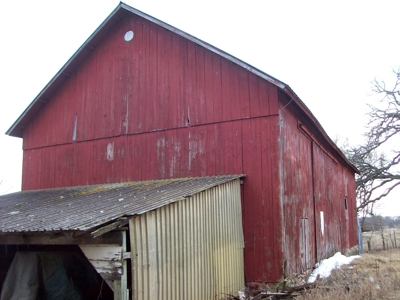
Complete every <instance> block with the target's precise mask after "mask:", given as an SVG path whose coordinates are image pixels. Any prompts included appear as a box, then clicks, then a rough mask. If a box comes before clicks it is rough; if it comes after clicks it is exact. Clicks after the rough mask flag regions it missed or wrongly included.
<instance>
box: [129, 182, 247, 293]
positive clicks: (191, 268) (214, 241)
mask: <svg viewBox="0 0 400 300" xmlns="http://www.w3.org/2000/svg"><path fill="white" fill-rule="evenodd" d="M240 201H241V200H240V180H235V181H232V182H229V183H226V184H223V185H220V186H217V187H215V188H212V189H210V190H207V191H205V192H201V193H198V194H196V195H194V196H193V197H191V198H188V199H186V200H183V201H180V202H177V203H174V204H170V205H168V206H165V207H162V208H159V209H157V210H154V211H151V212H148V213H146V214H144V215H141V216H138V217H135V218H133V219H131V220H130V223H129V226H130V236H131V255H132V277H133V282H132V283H133V287H132V289H133V299H143V300H145V299H193V300H195V299H199V300H204V299H221V298H223V297H224V296H226V294H229V293H237V291H239V290H241V289H242V288H243V287H244V266H243V246H244V245H243V229H242V223H241V204H240Z"/></svg>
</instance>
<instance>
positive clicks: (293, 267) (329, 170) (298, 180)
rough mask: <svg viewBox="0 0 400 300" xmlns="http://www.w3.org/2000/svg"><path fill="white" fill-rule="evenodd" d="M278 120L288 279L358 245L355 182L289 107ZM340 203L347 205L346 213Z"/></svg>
mask: <svg viewBox="0 0 400 300" xmlns="http://www.w3.org/2000/svg"><path fill="white" fill-rule="evenodd" d="M286 103H287V101H286V100H285V99H283V98H282V105H283V106H284V105H285V104H286ZM281 118H282V125H281V126H282V144H281V147H282V153H283V155H282V159H283V168H282V184H283V193H282V194H283V210H284V226H285V229H284V232H285V237H286V238H285V241H284V249H285V261H286V272H287V274H293V273H299V272H302V271H304V270H305V269H308V268H310V267H312V266H313V265H314V264H315V263H316V262H318V261H321V260H322V259H324V258H327V257H329V256H331V255H333V254H334V253H335V252H337V251H341V252H342V253H344V252H345V251H346V250H347V249H349V247H352V246H354V245H356V244H357V241H356V237H357V235H356V228H357V227H356V211H355V207H356V206H355V202H354V201H355V185H354V183H355V181H354V174H353V173H352V172H351V171H349V170H348V169H346V168H344V167H343V165H342V163H340V161H338V159H339V158H334V157H333V156H332V155H328V154H327V149H326V148H325V147H327V146H326V145H325V144H324V143H323V142H321V141H320V138H319V137H318V133H317V132H315V131H314V130H313V129H312V127H311V126H309V125H308V124H307V122H306V120H304V119H303V117H302V116H301V115H299V114H298V113H297V112H296V111H295V109H294V108H293V106H290V105H288V106H287V107H285V108H284V109H282V111H281ZM302 127H303V128H305V129H304V130H305V131H302V130H301V128H302ZM350 185H351V186H350ZM345 199H347V200H348V203H350V202H352V204H351V206H350V205H349V206H348V210H347V211H346V209H345ZM349 201H350V202H349ZM346 215H347V216H348V218H346Z"/></svg>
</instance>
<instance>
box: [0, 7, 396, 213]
mask: <svg viewBox="0 0 400 300" xmlns="http://www.w3.org/2000/svg"><path fill="white" fill-rule="evenodd" d="M125 3H127V4H129V5H131V6H133V7H135V8H137V9H139V10H141V11H143V12H145V13H147V14H149V15H152V16H153V17H156V18H158V19H160V20H162V21H164V22H166V23H169V24H170V25H173V26H175V27H177V28H179V29H181V30H183V31H186V32H187V33H190V34H191V35H194V36H196V37H198V38H200V39H202V40H204V41H206V42H208V43H210V44H212V45H214V46H216V47H218V48H220V49H222V50H224V51H226V52H228V53H230V54H232V55H234V56H236V57H238V58H240V59H242V60H244V61H245V62H247V63H249V64H251V65H253V66H255V67H257V68H259V69H261V70H262V71H264V72H266V73H268V74H270V75H272V76H274V77H276V78H278V79H279V80H281V81H283V82H285V83H286V84H288V85H289V86H290V87H291V88H292V89H293V90H294V91H295V92H296V94H297V95H298V96H299V97H300V98H301V99H302V100H303V102H304V103H305V104H306V105H307V106H308V107H309V108H310V110H311V111H312V112H313V114H314V115H315V116H316V117H317V119H318V120H319V122H320V123H321V124H322V126H323V127H324V129H325V130H326V132H327V133H328V134H329V136H330V137H331V138H332V139H336V138H337V137H340V138H341V139H345V138H348V139H349V141H350V143H351V144H358V143H361V142H362V136H361V135H362V133H363V131H364V126H365V124H366V121H367V119H366V117H365V113H366V111H367V105H366V104H367V103H373V102H374V101H376V100H375V99H376V97H374V96H373V95H372V93H371V81H372V80H373V79H374V78H375V77H376V78H378V79H383V80H389V79H390V75H391V70H392V69H396V68H398V67H399V66H400V59H399V58H400V57H399V56H400V38H399V33H398V27H399V25H398V18H399V12H400V1H397V0H392V1H384V0H383V1H382V0H380V1H348V0H347V1H337V0H336V1H296V0H293V1H266V0H262V1H261V0H260V1H251V0H247V1H232V0H231V1H218V0H212V1H209V0H202V1H196V2H192V1H188V0H186V1H175V0H170V1H165V0H164V1H152V0H146V1H140V0H130V1H125ZM118 4H119V1H117V0H115V1H114V0H108V1H99V0H87V1H83V0H80V1H74V0H70V1H56V0H52V1H33V0H29V1H28V0H19V1H1V3H0V36H1V38H2V42H1V46H2V47H1V50H0V53H1V55H0V82H1V83H0V95H1V100H0V146H1V147H0V180H3V183H2V184H1V185H0V194H4V193H10V192H14V191H18V190H20V186H21V179H20V178H21V169H22V151H21V147H22V143H21V142H22V141H21V139H19V138H11V137H8V136H5V135H4V134H3V133H4V132H6V131H7V129H8V128H9V127H10V126H11V125H12V124H13V122H14V121H15V120H16V119H17V118H18V116H19V115H20V114H21V113H22V112H23V111H24V109H25V108H26V107H27V106H28V105H29V103H30V102H31V101H32V100H33V99H34V98H35V96H36V95H37V94H38V93H39V92H40V91H41V90H42V89H43V88H44V86H45V85H46V84H47V83H48V82H49V81H50V79H51V78H52V77H53V76H54V75H55V74H56V72H57V71H58V70H59V69H60V68H61V67H62V66H63V65H64V63H65V62H66V61H67V60H68V59H69V58H70V57H71V56H72V55H73V54H74V52H75V51H76V50H77V49H78V48H79V46H80V45H81V44H82V43H83V42H84V41H85V40H86V39H87V38H88V37H89V35H90V34H91V33H92V32H93V31H94V30H95V29H96V28H97V27H98V26H99V25H100V24H101V22H102V21H103V20H104V19H105V18H106V17H107V16H108V15H109V14H110V13H111V12H112V10H113V9H114V8H115V7H116V6H117V5H118ZM392 198H393V197H392ZM392 200H393V201H392V202H395V201H397V202H400V199H399V196H397V198H393V199H392ZM381 212H382V213H383V214H385V215H393V214H395V215H398V214H399V213H398V212H400V208H399V209H397V208H395V207H394V206H393V203H392V204H385V205H384V207H383V208H382V210H381Z"/></svg>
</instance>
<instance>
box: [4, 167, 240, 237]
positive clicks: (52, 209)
mask: <svg viewBox="0 0 400 300" xmlns="http://www.w3.org/2000/svg"><path fill="white" fill-rule="evenodd" d="M241 177H244V175H225V176H213V177H196V178H179V179H167V180H155V181H140V182H127V183H116V184H102V185H91V186H77V187H66V188H56V189H46V190H31V191H22V192H17V193H12V194H8V195H3V196H0V204H1V205H0V216H1V222H0V244H2V243H6V244H16V243H18V244H20V243H25V244H32V243H34V241H38V240H42V239H45V240H46V241H47V244H54V243H56V244H66V243H72V244H73V243H78V241H79V243H80V244H87V243H88V242H87V241H86V240H87V239H94V238H95V239H96V240H99V238H100V237H101V238H102V239H106V240H110V239H111V240H113V239H115V237H114V236H112V235H109V234H108V233H110V232H111V231H113V230H118V229H120V228H121V227H124V226H125V225H127V224H128V220H129V218H130V217H134V216H137V215H141V214H144V213H147V212H149V211H152V210H155V209H157V208H160V207H163V206H165V205H168V204H171V203H175V202H177V201H181V200H184V199H186V198H189V197H192V196H193V195H195V194H197V193H200V192H203V191H206V190H208V189H210V188H213V187H216V186H218V185H221V184H224V183H227V182H230V181H233V180H236V179H239V178H241ZM105 234H108V235H105ZM72 241H73V242H72ZM89 243H90V242H89ZM110 243H111V242H110Z"/></svg>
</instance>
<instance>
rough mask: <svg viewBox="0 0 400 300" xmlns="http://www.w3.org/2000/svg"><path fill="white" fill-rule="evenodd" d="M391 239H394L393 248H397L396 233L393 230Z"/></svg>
mask: <svg viewBox="0 0 400 300" xmlns="http://www.w3.org/2000/svg"><path fill="white" fill-rule="evenodd" d="M393 238H394V247H395V248H397V241H396V231H395V230H393Z"/></svg>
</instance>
